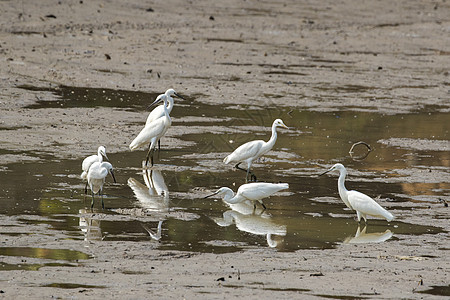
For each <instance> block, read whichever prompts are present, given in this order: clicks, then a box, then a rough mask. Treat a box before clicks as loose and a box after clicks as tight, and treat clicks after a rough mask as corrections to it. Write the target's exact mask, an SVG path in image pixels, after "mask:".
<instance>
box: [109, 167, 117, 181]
mask: <svg viewBox="0 0 450 300" xmlns="http://www.w3.org/2000/svg"><path fill="white" fill-rule="evenodd" d="M110 173H111V176H112V178H113V180H114V183H116V177H114V172H113V170H111V171H110Z"/></svg>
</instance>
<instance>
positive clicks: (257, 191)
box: [205, 182, 289, 209]
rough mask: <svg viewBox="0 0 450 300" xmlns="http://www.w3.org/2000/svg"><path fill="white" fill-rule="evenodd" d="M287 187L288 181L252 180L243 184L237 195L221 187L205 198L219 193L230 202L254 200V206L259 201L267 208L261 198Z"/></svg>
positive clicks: (224, 199)
mask: <svg viewBox="0 0 450 300" xmlns="http://www.w3.org/2000/svg"><path fill="white" fill-rule="evenodd" d="M287 188H289V185H288V184H287V183H267V182H252V183H246V184H243V185H241V186H240V187H239V189H238V191H237V193H236V195H235V194H234V192H233V190H231V189H230V188H228V187H221V188H220V189H218V190H217V191H216V192H215V193H213V194H211V195H209V196H206V197H205V198H208V197H211V196H214V195H219V196H222V198H223V201H225V202H226V203H228V204H236V203H241V202H252V203H253V204H254V207H256V203H255V202H259V203H260V204H261V205H262V206H263V207H264V209H265V208H266V206H265V205H264V203H263V202H262V200H261V199H263V198H267V197H270V196H272V195H273V194H274V193H276V192H279V191H281V190H284V189H287Z"/></svg>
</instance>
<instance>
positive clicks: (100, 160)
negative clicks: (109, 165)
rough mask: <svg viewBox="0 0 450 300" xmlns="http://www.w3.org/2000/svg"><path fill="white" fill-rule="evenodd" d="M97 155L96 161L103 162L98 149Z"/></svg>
mask: <svg viewBox="0 0 450 300" xmlns="http://www.w3.org/2000/svg"><path fill="white" fill-rule="evenodd" d="M97 157H98V162H99V163H102V162H103V155H102V153H101V152H100V150H98V152H97Z"/></svg>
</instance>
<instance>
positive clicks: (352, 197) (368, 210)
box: [320, 164, 394, 223]
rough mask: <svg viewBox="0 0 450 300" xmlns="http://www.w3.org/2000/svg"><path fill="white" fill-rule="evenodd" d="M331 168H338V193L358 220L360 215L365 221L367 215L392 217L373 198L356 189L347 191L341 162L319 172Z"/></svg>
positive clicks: (390, 219)
mask: <svg viewBox="0 0 450 300" xmlns="http://www.w3.org/2000/svg"><path fill="white" fill-rule="evenodd" d="M333 170H339V172H340V174H339V180H338V191H339V195H340V197H341V199H342V201H344V203H345V205H347V207H348V208H350V209H352V210H356V215H357V217H358V222H360V221H361V217H362V218H363V219H364V221H365V222H366V223H367V216H372V217H377V218H383V219H386V220H387V221H388V222H390V221H392V220H393V219H394V216H393V215H392V214H391V213H390V212H388V211H387V210H386V209H384V208H383V207H381V205H379V204H378V203H377V202H375V200H373V199H372V198H370V197H369V196H367V195H365V194H363V193H361V192H358V191H348V190H347V189H346V188H345V184H344V183H345V176H346V175H347V170H346V169H345V167H344V166H343V165H342V164H335V165H334V166H332V167H331V168H330V169H328V170H327V171H325V172H324V173H322V174H320V175H323V174H325V173H328V172H331V171H333Z"/></svg>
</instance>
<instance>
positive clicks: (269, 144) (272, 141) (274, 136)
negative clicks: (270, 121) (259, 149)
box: [265, 125, 277, 149]
mask: <svg viewBox="0 0 450 300" xmlns="http://www.w3.org/2000/svg"><path fill="white" fill-rule="evenodd" d="M276 141H277V127H276V126H275V125H273V126H272V136H271V137H270V139H269V140H268V141H267V143H266V145H265V146H266V147H267V148H268V149H272V147H273V145H275V142H276Z"/></svg>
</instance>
